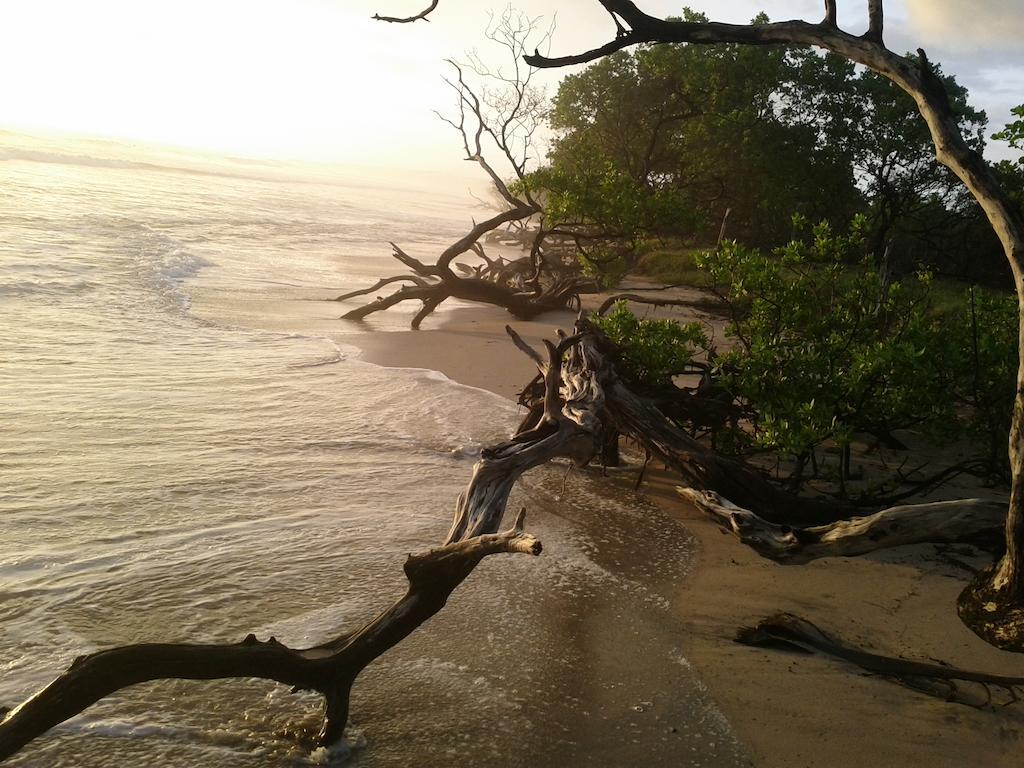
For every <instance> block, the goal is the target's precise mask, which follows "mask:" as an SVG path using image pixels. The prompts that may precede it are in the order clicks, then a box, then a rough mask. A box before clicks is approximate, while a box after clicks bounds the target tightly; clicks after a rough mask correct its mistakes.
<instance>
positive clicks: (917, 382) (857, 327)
mask: <svg viewBox="0 0 1024 768" xmlns="http://www.w3.org/2000/svg"><path fill="white" fill-rule="evenodd" d="M864 226H865V223H864V220H863V219H862V218H857V219H855V220H854V223H853V225H852V226H851V228H850V231H849V233H847V234H837V233H835V232H833V231H832V229H831V227H830V226H829V225H828V224H826V223H822V224H818V225H816V226H814V227H809V226H808V224H807V222H806V220H803V219H801V218H800V217H796V218H795V219H794V228H795V229H796V231H797V232H798V233H799V234H800V235H801V236H802V237H801V238H800V239H797V240H793V241H792V242H790V243H789V244H788V245H786V246H784V247H782V248H778V249H776V250H775V251H774V252H773V253H772V254H771V255H763V254H761V253H760V252H758V251H756V250H748V249H746V248H744V247H742V246H740V245H738V244H737V243H735V242H731V241H730V242H726V243H723V244H722V247H720V248H719V249H718V250H717V251H714V252H712V253H708V254H706V255H705V256H704V257H702V258H701V259H700V261H699V264H700V265H701V267H702V268H703V269H705V270H706V271H707V272H708V275H709V279H710V281H711V282H712V283H713V284H714V285H716V286H718V288H717V289H716V290H717V291H718V294H719V296H720V297H721V299H722V301H723V302H724V303H725V304H726V305H727V307H728V308H729V311H730V314H731V316H732V319H733V320H732V323H731V325H730V328H729V333H730V335H731V336H732V337H734V338H735V340H736V345H735V346H734V347H733V348H732V349H730V350H729V351H727V352H726V353H724V354H723V355H722V356H721V358H720V359H719V361H718V366H719V370H720V372H721V382H722V385H723V386H724V387H725V388H726V389H727V390H728V391H730V392H731V393H732V394H733V395H734V396H735V397H736V398H738V399H739V400H741V401H742V402H744V403H746V404H747V405H748V406H749V408H750V410H751V413H752V414H754V416H753V418H752V422H751V427H752V430H751V431H750V432H749V433H745V434H744V435H739V436H737V439H739V440H742V439H748V440H750V441H751V444H752V445H753V447H756V448H761V449H768V450H771V451H775V452H778V453H782V454H787V455H790V456H793V457H796V458H797V459H802V458H805V457H806V456H807V455H808V454H809V453H810V452H811V451H812V450H814V449H815V448H816V447H817V446H819V445H820V444H821V443H823V442H825V441H827V440H831V441H834V442H836V443H837V444H839V445H840V446H842V445H846V444H848V443H849V442H850V440H851V438H852V436H853V434H854V433H855V432H874V433H876V434H881V433H888V432H890V431H891V430H894V429H901V428H905V427H909V426H913V425H918V424H926V425H927V424H939V423H941V422H942V420H943V418H944V417H945V418H949V417H950V415H951V412H952V405H951V403H950V402H949V400H948V399H947V398H936V397H934V394H935V392H934V384H935V381H934V377H933V376H930V375H925V374H924V373H923V368H924V367H925V366H923V364H922V361H923V359H924V357H925V355H926V354H927V352H928V343H929V327H930V323H929V318H928V314H927V311H926V308H927V297H928V291H929V277H928V276H927V275H918V276H916V277H914V278H912V279H910V280H908V281H904V282H892V283H889V284H888V285H887V284H886V283H885V280H884V278H883V275H882V274H881V273H880V272H879V271H878V270H877V269H875V268H874V266H873V264H872V263H871V261H870V260H864V259H860V264H859V265H858V267H857V268H855V269H851V268H849V267H848V266H847V265H848V264H849V263H850V262H851V261H857V260H858V257H859V256H860V255H861V254H863V252H864V244H863V229H864Z"/></svg>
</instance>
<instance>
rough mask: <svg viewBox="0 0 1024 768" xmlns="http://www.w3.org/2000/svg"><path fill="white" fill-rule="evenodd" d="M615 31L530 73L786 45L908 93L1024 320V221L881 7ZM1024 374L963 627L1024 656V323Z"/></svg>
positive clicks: (638, 16)
mask: <svg viewBox="0 0 1024 768" xmlns="http://www.w3.org/2000/svg"><path fill="white" fill-rule="evenodd" d="M597 2H598V3H599V4H600V5H601V6H602V7H603V8H604V10H605V11H606V12H607V13H608V14H609V15H610V16H611V18H612V20H613V21H614V23H615V28H616V34H615V37H614V38H613V39H611V40H609V41H607V42H606V43H604V44H602V45H600V46H598V47H596V48H592V49H590V50H588V51H584V52H582V53H576V54H572V55H568V56H559V57H551V56H548V55H545V54H543V53H541V52H536V53H534V54H533V55H530V56H527V57H526V61H527V62H528V63H529V64H531V65H533V66H535V67H564V66H571V65H578V64H585V63H587V62H590V61H594V60H596V59H599V58H601V57H603V56H607V55H609V54H611V53H614V52H616V51H620V50H622V49H624V48H628V47H629V46H633V45H644V44H664V43H680V44H691V45H711V44H716V43H732V44H738V45H782V46H797V47H816V48H822V49H824V50H827V51H830V52H832V53H835V54H838V55H840V56H843V57H844V58H846V59H848V60H850V61H852V62H854V63H856V64H860V65H862V66H864V67H867V68H868V69H870V70H872V71H874V72H877V73H878V74H880V75H882V76H883V77H885V78H887V79H889V80H890V81H892V82H893V83H894V84H896V85H897V86H898V87H899V88H902V89H903V90H904V91H905V92H906V93H907V94H909V95H910V96H911V97H912V98H913V99H914V102H915V103H916V104H917V107H918V110H919V112H920V113H921V117H922V118H923V119H924V121H925V123H926V124H927V126H928V130H929V132H930V133H931V137H932V143H933V144H934V146H935V154H936V158H937V159H938V161H939V162H940V163H942V164H943V165H945V166H946V167H947V168H949V169H950V170H951V171H952V172H953V173H954V174H956V176H957V177H958V178H959V179H960V180H961V182H963V184H964V186H965V187H966V188H967V189H968V191H970V193H971V195H972V196H973V197H974V199H975V200H977V201H978V203H979V205H980V206H981V208H982V210H983V211H984V212H985V215H986V216H987V217H988V220H989V223H990V224H991V226H992V229H993V230H994V231H995V234H996V236H997V237H998V238H999V241H1000V242H1001V243H1002V246H1003V250H1004V252H1005V254H1006V259H1007V261H1008V262H1009V265H1010V270H1011V272H1012V273H1013V278H1014V283H1015V286H1016V289H1017V295H1018V298H1019V303H1020V306H1021V308H1022V309H1021V312H1022V314H1024V221H1022V219H1021V216H1020V214H1019V213H1018V212H1017V211H1016V209H1015V208H1014V206H1013V205H1012V203H1011V201H1010V199H1009V198H1008V196H1007V194H1006V192H1005V190H1003V189H1002V187H1001V186H1000V184H999V182H998V180H997V179H996V177H995V174H994V173H993V172H992V169H991V168H990V167H989V166H988V164H987V163H986V162H985V160H984V158H982V157H981V155H980V154H978V153H977V152H976V151H974V150H972V149H971V148H970V147H969V146H968V144H967V142H966V141H965V140H964V137H963V135H962V134H961V133H960V129H959V127H958V124H957V119H956V115H955V114H953V111H952V108H951V107H950V101H949V97H948V95H947V93H946V89H945V87H944V86H943V84H942V81H941V79H940V78H939V77H938V76H937V75H936V73H935V70H934V68H933V67H932V64H931V62H930V61H929V59H928V56H927V55H926V54H925V52H924V50H921V49H918V57H917V58H916V59H913V58H910V57H907V56H900V55H899V54H896V53H894V52H893V51H891V50H889V49H888V48H887V47H886V46H885V43H884V31H885V30H884V15H883V2H882V0H868V3H867V10H868V13H867V15H868V29H867V31H866V32H865V33H864V34H862V35H854V34H851V33H849V32H847V31H845V30H843V29H840V27H839V26H838V22H837V12H836V10H837V6H838V3H837V2H836V0H825V3H824V5H825V17H824V18H823V19H822V21H820V22H818V23H812V22H807V21H800V20H794V21H782V22H775V23H768V24H726V23H722V22H714V21H709V22H702V21H681V20H666V19H660V18H657V17H655V16H651V15H650V14H647V13H645V12H644V11H642V10H640V8H639V7H638V6H637V4H636V3H635V2H632V0H597ZM1018 349H1019V352H1020V355H1019V356H1020V365H1019V367H1018V375H1017V393H1016V396H1015V399H1014V404H1013V421H1012V425H1011V427H1010V435H1009V454H1010V471H1011V475H1012V479H1011V490H1010V501H1009V509H1008V514H1007V516H1006V526H1005V538H1006V554H1005V555H1004V556H1003V557H1002V558H1001V559H1000V560H999V562H998V563H996V564H995V565H993V567H992V568H990V569H988V570H986V571H983V572H982V573H980V574H978V577H977V578H976V579H975V580H974V582H972V583H971V584H970V585H969V586H968V587H967V589H965V590H964V592H963V593H962V594H961V595H960V599H959V613H960V617H961V619H963V621H964V622H965V623H966V624H967V626H969V627H970V628H971V629H972V630H974V632H976V633H977V634H978V635H979V636H981V637H982V638H984V639H985V640H986V641H988V642H989V643H992V644H993V645H996V646H998V647H1000V648H1003V649H1006V650H1015V651H1020V652H1024V322H1021V323H1020V330H1019V337H1018Z"/></svg>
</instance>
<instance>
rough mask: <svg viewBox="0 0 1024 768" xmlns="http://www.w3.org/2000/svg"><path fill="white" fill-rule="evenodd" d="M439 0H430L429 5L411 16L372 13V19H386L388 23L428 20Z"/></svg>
mask: <svg viewBox="0 0 1024 768" xmlns="http://www.w3.org/2000/svg"><path fill="white" fill-rule="evenodd" d="M438 2H439V0H431V3H430V5H428V6H427V7H426V8H424V9H423V10H422V11H420V12H419V13H417V14H415V15H413V16H381V15H380V14H379V13H375V14H373V19H374V21H386V22H387V23H389V24H411V23H413V22H414V21H430V19H428V18H427V17H428V16H429V15H430V14H432V13H433V12H434V10H435V9H436V8H437V5H438Z"/></svg>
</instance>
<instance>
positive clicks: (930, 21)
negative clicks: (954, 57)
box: [906, 0, 1024, 50]
mask: <svg viewBox="0 0 1024 768" xmlns="http://www.w3.org/2000/svg"><path fill="white" fill-rule="evenodd" d="M906 3H907V11H908V12H909V16H910V24H911V26H912V27H913V28H914V29H915V31H916V32H917V33H918V34H920V35H922V37H924V38H925V42H927V43H929V44H931V45H940V46H942V47H943V48H950V49H960V50H964V49H975V50H976V49H978V48H984V47H995V48H1001V49H1006V48H1012V49H1013V50H1018V49H1019V48H1020V45H1021V40H1024V9H1022V8H1021V1H1020V0H906Z"/></svg>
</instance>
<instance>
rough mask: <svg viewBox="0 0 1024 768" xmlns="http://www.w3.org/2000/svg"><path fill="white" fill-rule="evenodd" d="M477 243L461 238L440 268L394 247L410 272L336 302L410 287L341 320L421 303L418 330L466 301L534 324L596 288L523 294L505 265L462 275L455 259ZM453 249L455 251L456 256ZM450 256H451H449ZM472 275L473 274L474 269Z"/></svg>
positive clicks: (582, 284) (589, 284) (576, 280)
mask: <svg viewBox="0 0 1024 768" xmlns="http://www.w3.org/2000/svg"><path fill="white" fill-rule="evenodd" d="M476 245H478V243H477V242H476V241H475V240H474V241H473V242H472V243H470V244H465V243H464V242H463V241H461V240H460V241H459V243H457V244H456V246H453V248H452V249H449V250H448V251H446V254H445V255H443V256H442V258H441V259H439V260H438V263H437V264H424V263H423V262H421V261H418V260H417V259H414V258H412V257H411V256H409V255H408V254H407V253H405V252H404V251H403V250H402V249H401V248H399V247H398V246H397V245H395V244H394V243H392V244H391V246H392V248H393V249H394V252H393V255H394V257H395V258H396V259H398V260H399V261H400V262H402V263H403V264H405V265H406V266H407V267H409V269H410V270H411V271H412V274H408V275H395V276H392V277H384V278H381V279H380V280H378V281H377V282H376V283H374V284H373V285H371V286H369V287H368V288H362V289H359V290H355V291H350V292H349V293H344V294H342V295H341V296H338V297H337V298H335V299H334V301H348V300H349V299H354V298H358V297H360V296H367V295H369V294H372V293H376V292H377V291H378V290H380V289H381V288H383V287H384V286H386V285H391V284H394V283H409V284H408V285H403V286H402V287H401V288H399V289H398V290H397V291H395V292H394V293H391V294H389V295H387V296H378V297H376V299H375V300H374V301H371V302H369V303H368V304H364V305H362V306H360V307H356V308H355V309H352V310H349V311H348V312H346V313H345V314H344V315H342V319H345V320H363V319H365V318H366V317H368V316H369V315H372V314H373V313H375V312H382V311H384V310H386V309H390V308H391V307H393V306H395V305H396V304H401V303H402V302H405V301H418V302H420V303H421V304H422V308H421V309H420V311H419V312H418V313H417V314H416V315H415V316H414V317H413V320H412V327H413V328H414V329H415V328H419V327H420V323H422V322H423V320H424V319H425V318H426V317H427V316H428V315H430V313H431V312H433V311H434V310H435V309H436V308H437V307H438V306H440V305H441V304H442V303H443V302H445V301H447V300H448V299H462V300H463V301H474V302H480V303H483V304H493V305H494V306H497V307H502V308H503V309H506V310H508V311H509V313H510V314H511V315H512V316H513V317H516V318H518V319H520V320H531V319H533V318H534V317H537V316H538V315H540V314H543V313H544V312H555V311H559V310H561V311H566V310H578V309H579V296H580V293H583V292H588V291H593V290H596V286H595V285H594V284H593V281H592V280H589V279H585V278H582V277H561V278H558V279H554V280H550V281H547V282H545V283H543V284H541V283H540V281H539V278H538V279H537V284H538V286H539V289H538V290H535V291H525V290H520V289H518V288H515V287H513V283H514V281H513V279H512V278H513V277H514V276H515V275H517V274H519V273H520V272H521V271H522V270H520V269H508V268H507V265H506V268H504V269H501V268H494V269H488V270H481V271H480V273H479V274H477V275H473V276H470V277H459V276H458V275H456V274H455V273H454V272H453V271H452V269H451V259H453V258H455V256H456V255H458V254H459V253H465V252H466V251H469V250H471V249H472V246H476ZM463 246H464V247H463ZM459 248H463V250H458V249H459ZM453 249H454V251H457V252H452V251H453ZM449 252H451V253H450V255H449ZM456 266H461V265H456ZM531 269H532V267H531ZM470 273H471V274H472V270H470Z"/></svg>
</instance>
